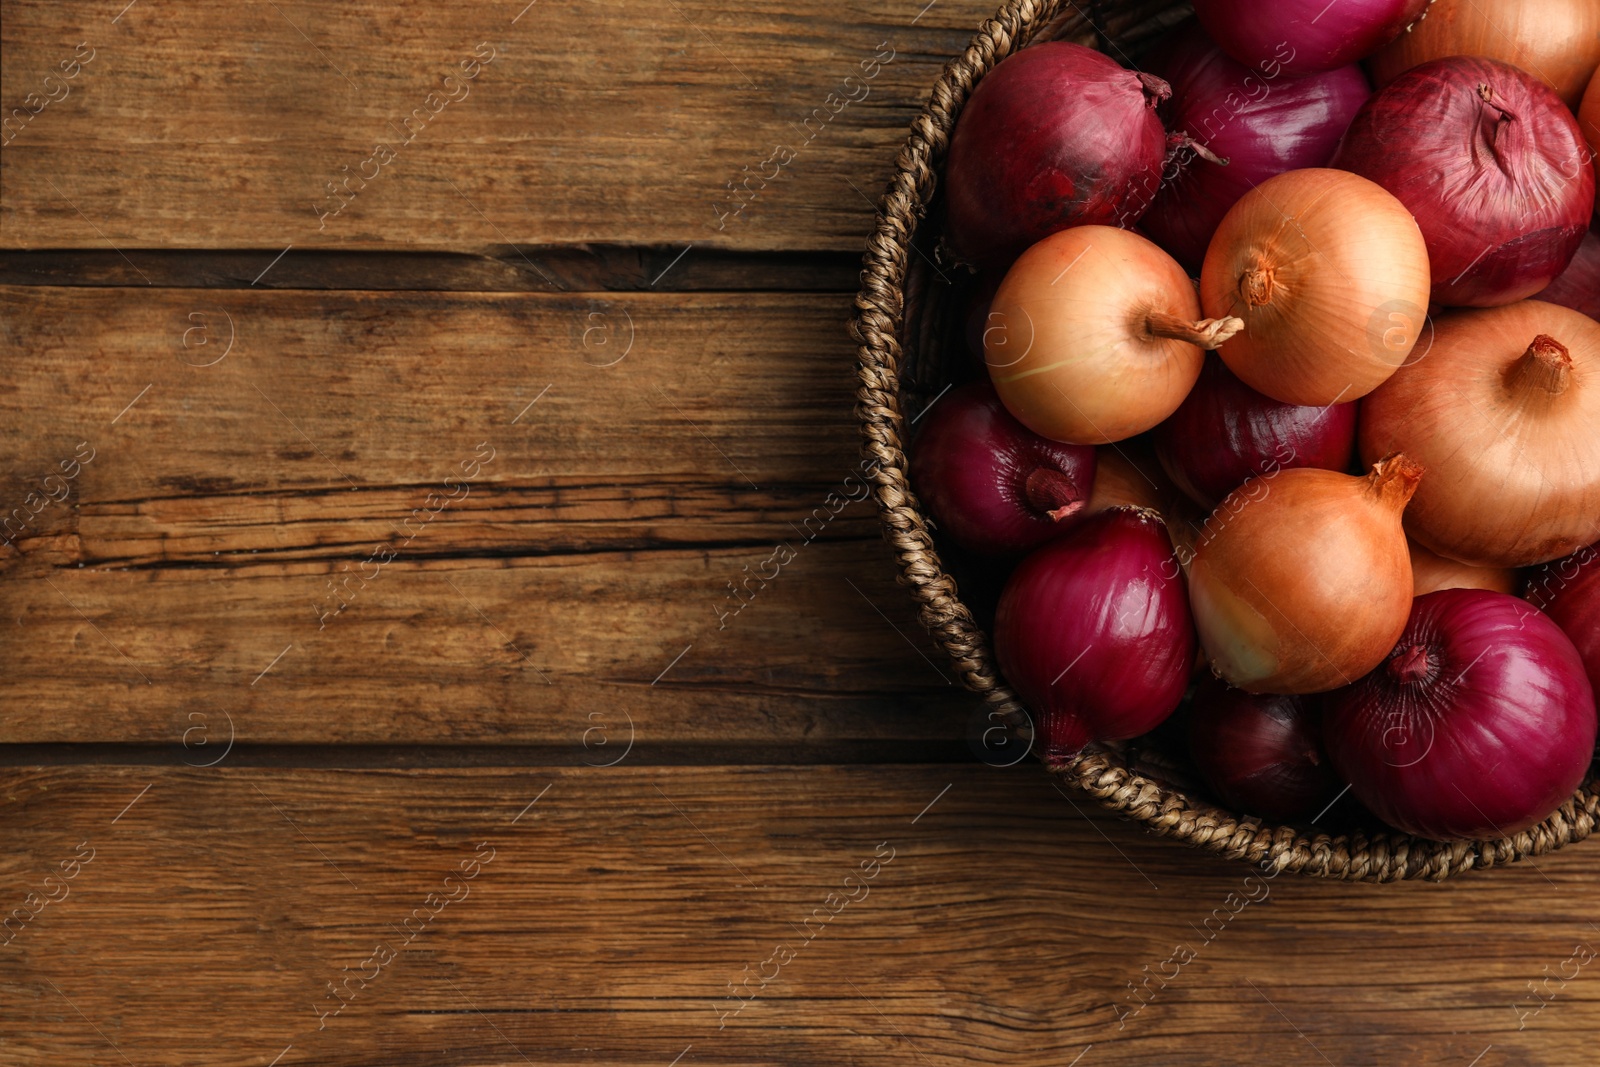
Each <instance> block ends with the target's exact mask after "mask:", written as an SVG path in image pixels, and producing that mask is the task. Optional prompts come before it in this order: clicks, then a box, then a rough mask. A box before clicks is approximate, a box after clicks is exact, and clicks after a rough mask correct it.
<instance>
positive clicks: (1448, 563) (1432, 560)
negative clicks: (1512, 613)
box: [1409, 541, 1522, 597]
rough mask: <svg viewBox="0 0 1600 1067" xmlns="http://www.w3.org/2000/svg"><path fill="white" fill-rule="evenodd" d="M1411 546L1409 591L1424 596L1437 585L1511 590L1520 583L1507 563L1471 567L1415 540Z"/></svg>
mask: <svg viewBox="0 0 1600 1067" xmlns="http://www.w3.org/2000/svg"><path fill="white" fill-rule="evenodd" d="M1409 546H1410V549H1411V595H1412V596H1414V597H1417V596H1427V595H1428V594H1429V593H1437V592H1438V591H1439V590H1441V589H1487V590H1489V591H1490V592H1493V593H1508V594H1515V593H1516V592H1517V587H1518V586H1520V585H1521V584H1522V582H1521V579H1519V578H1518V577H1517V572H1516V571H1514V570H1511V569H1510V568H1507V567H1474V566H1473V565H1472V564H1470V563H1462V562H1460V561H1458V560H1453V559H1450V558H1449V557H1447V556H1441V555H1439V554H1438V553H1437V552H1434V551H1433V550H1432V549H1429V548H1424V547H1423V546H1422V545H1419V544H1417V543H1416V542H1415V541H1411V542H1409Z"/></svg>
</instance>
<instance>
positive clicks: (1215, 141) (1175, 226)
mask: <svg viewBox="0 0 1600 1067" xmlns="http://www.w3.org/2000/svg"><path fill="white" fill-rule="evenodd" d="M1174 33H1175V34H1176V35H1177V36H1178V39H1177V40H1176V42H1175V43H1174V44H1173V45H1172V46H1171V48H1170V49H1169V50H1168V51H1167V53H1166V55H1165V56H1164V57H1163V58H1162V59H1161V61H1160V62H1159V65H1157V66H1156V67H1154V68H1153V69H1154V70H1155V72H1156V73H1157V74H1159V75H1161V76H1162V77H1163V78H1165V79H1166V80H1167V81H1168V83H1170V84H1171V86H1172V100H1171V101H1170V103H1169V105H1168V120H1167V122H1168V126H1169V127H1170V128H1171V129H1172V130H1174V131H1178V132H1180V133H1182V134H1185V135H1186V136H1188V137H1189V138H1191V139H1192V140H1194V141H1197V142H1199V143H1200V144H1202V145H1203V146H1204V147H1205V149H1206V150H1207V151H1209V152H1210V153H1211V154H1212V155H1214V156H1217V157H1220V158H1221V159H1223V160H1226V165H1223V164H1222V163H1217V162H1213V161H1211V160H1208V159H1205V158H1203V157H1202V156H1201V155H1199V154H1197V153H1196V152H1195V151H1194V150H1193V149H1190V148H1182V147H1180V148H1178V149H1177V150H1176V151H1175V153H1174V154H1173V155H1172V157H1171V158H1170V159H1169V160H1168V162H1167V166H1166V169H1165V172H1164V176H1163V181H1162V185H1161V189H1160V191H1159V192H1158V193H1157V194H1156V197H1155V200H1154V202H1153V203H1152V204H1151V205H1150V210H1149V211H1147V212H1145V215H1144V218H1143V219H1141V220H1140V222H1139V225H1140V228H1141V229H1143V230H1144V231H1145V232H1146V233H1148V234H1149V235H1150V237H1151V238H1152V239H1153V240H1154V241H1155V242H1156V244H1158V245H1160V246H1161V247H1162V248H1164V249H1166V250H1167V251H1168V252H1170V253H1171V254H1172V256H1173V258H1175V259H1176V260H1177V261H1178V262H1179V263H1181V264H1183V267H1184V269H1185V270H1188V271H1190V272H1191V273H1194V274H1198V273H1199V272H1200V265H1201V264H1202V263H1203V262H1204V261H1205V257H1206V246H1207V245H1209V244H1210V243H1211V235H1212V234H1214V233H1216V231H1217V225H1218V224H1219V223H1220V222H1221V221H1222V219H1223V216H1224V215H1226V214H1227V213H1228V209H1229V208H1231V207H1232V206H1233V205H1234V204H1236V203H1238V201H1239V198H1240V197H1241V196H1243V195H1244V194H1245V193H1248V192H1249V191H1250V190H1251V189H1253V188H1255V187H1256V186H1257V185H1260V184H1261V183H1262V182H1264V181H1266V180H1267V179H1268V178H1271V177H1274V176H1275V175H1278V174H1282V173H1284V172H1285V171H1290V170H1298V169H1300V168H1302V167H1324V166H1327V164H1328V161H1329V160H1330V159H1332V158H1333V153H1334V150H1335V149H1337V148H1338V147H1339V138H1340V137H1341V136H1343V134H1344V131H1345V129H1346V128H1347V127H1348V126H1349V125H1350V120H1351V119H1353V118H1355V115H1356V112H1357V111H1358V110H1359V109H1360V107H1361V105H1362V103H1363V102H1364V101H1365V100H1366V99H1367V97H1368V96H1370V95H1372V89H1371V87H1370V86H1369V85H1368V84H1367V76H1366V75H1365V74H1363V73H1362V71H1361V68H1360V67H1357V66H1354V65H1350V66H1344V67H1338V68H1335V69H1333V70H1330V71H1327V72H1325V73H1321V74H1311V75H1307V76H1306V77H1301V78H1295V77H1287V76H1282V75H1281V73H1280V75H1279V76H1277V77H1272V76H1269V75H1267V74H1262V73H1257V72H1255V71H1253V70H1251V69H1250V68H1249V67H1246V66H1244V65H1242V64H1240V63H1238V62H1235V61H1234V60H1233V59H1232V58H1230V57H1229V56H1228V55H1227V54H1226V53H1225V52H1223V51H1222V49H1221V48H1219V47H1218V46H1217V45H1216V44H1215V43H1213V42H1212V41H1211V40H1210V39H1208V38H1207V37H1206V36H1205V35H1204V34H1203V33H1200V32H1198V31H1197V30H1196V29H1195V28H1194V27H1192V26H1191V27H1190V30H1189V32H1187V33H1184V32H1183V27H1179V29H1178V30H1176V31H1174Z"/></svg>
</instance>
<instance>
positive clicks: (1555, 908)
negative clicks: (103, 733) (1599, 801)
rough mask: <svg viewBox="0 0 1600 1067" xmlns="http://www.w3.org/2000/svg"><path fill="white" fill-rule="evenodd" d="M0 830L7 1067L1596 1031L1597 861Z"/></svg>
mask: <svg viewBox="0 0 1600 1067" xmlns="http://www.w3.org/2000/svg"><path fill="white" fill-rule="evenodd" d="M0 801H3V805H4V806H3V808H0V815H3V818H4V821H5V825H6V826H7V827H8V848H7V849H6V850H5V852H4V853H3V854H0V894H3V897H0V900H3V901H4V903H5V905H6V907H7V908H8V909H9V908H14V907H23V908H24V911H23V912H20V913H13V914H14V915H16V916H17V917H16V918H14V919H13V922H12V926H11V930H10V932H9V933H8V934H7V935H5V936H7V937H8V938H9V943H8V944H5V945H3V946H0V1034H3V1035H4V1036H3V1037H0V1041H3V1042H4V1045H3V1048H4V1058H5V1060H6V1062H8V1063H16V1064H46V1063H49V1064H55V1063H72V1062H93V1063H112V1062H118V1063H120V1062H124V1058H125V1060H126V1062H130V1063H135V1064H144V1063H155V1062H161V1063H188V1064H266V1063H271V1062H274V1057H280V1058H279V1059H277V1060H276V1062H277V1063H278V1064H279V1067H292V1065H295V1064H311V1063H317V1064H372V1063H378V1062H381V1063H385V1064H422V1063H428V1064H474V1065H486V1064H505V1065H510V1064H522V1063H533V1064H541V1065H543V1064H597V1063H605V1064H655V1065H661V1067H665V1065H667V1064H669V1063H671V1062H673V1061H674V1059H675V1058H676V1059H677V1061H678V1062H679V1063H697V1062H698V1063H730V1064H731V1063H741V1064H746V1063H747V1064H783V1065H794V1064H810V1063H818V1064H823V1063H826V1064H857V1063H860V1064H866V1063H872V1064H879V1063H885V1062H889V1063H907V1064H911V1063H917V1064H928V1065H937V1064H968V1063H1008V1064H1021V1065H1027V1064H1040V1065H1046V1064H1048V1065H1051V1067H1059V1065H1061V1064H1067V1063H1072V1062H1074V1060H1075V1059H1076V1062H1077V1063H1079V1064H1080V1065H1081V1067H1092V1065H1097V1064H1101V1065H1115V1064H1141V1065H1143V1064H1149V1063H1161V1064H1171V1065H1178V1067H1184V1065H1200V1064H1215V1063H1246V1062H1248V1063H1282V1062H1296V1063H1320V1062H1324V1061H1325V1062H1329V1063H1338V1064H1351V1065H1358V1064H1391V1063H1440V1064H1460V1065H1465V1064H1469V1063H1473V1062H1474V1060H1475V1058H1476V1059H1477V1062H1478V1063H1480V1064H1491V1063H1517V1064H1527V1065H1534V1067H1539V1065H1563V1067H1564V1065H1567V1064H1574V1063H1583V1062H1588V1061H1589V1059H1590V1058H1591V1053H1592V1041H1593V1034H1594V1033H1595V1032H1596V1030H1597V1029H1600V992H1597V989H1600V987H1597V986H1596V984H1595V981H1594V975H1593V968H1594V967H1595V966H1596V964H1595V963H1594V962H1593V954H1594V951H1595V948H1596V946H1597V942H1600V934H1597V932H1596V930H1595V927H1594V925H1593V923H1594V920H1593V916H1594V912H1595V906H1596V904H1597V903H1600V891H1597V890H1596V888H1595V885H1594V880H1593V878H1592V877H1590V874H1589V872H1590V870H1591V869H1592V866H1593V859H1594V857H1593V855H1592V854H1591V853H1592V850H1593V847H1594V846H1593V844H1592V843H1591V844H1589V845H1579V846H1575V847H1574V848H1572V849H1571V850H1569V851H1566V852H1563V853H1561V854H1558V855H1555V856H1551V857H1547V858H1544V859H1541V860H1539V861H1537V865H1532V864H1522V865H1519V866H1517V867H1514V868H1510V869H1503V870H1495V871H1489V872H1477V873H1475V874H1473V875H1470V876H1468V877H1465V878H1463V879H1461V880H1459V881H1454V882H1451V883H1448V884H1446V885H1443V886H1437V885H1398V886H1351V885H1343V884H1330V883H1326V882H1320V881H1315V880H1308V879H1300V878H1296V877H1294V876H1289V875H1284V876H1281V877H1279V878H1276V879H1257V878H1255V877H1254V876H1253V875H1252V872H1251V870H1250V869H1249V868H1248V867H1245V866H1243V865H1237V864H1230V863H1227V862H1225V861H1222V860H1219V859H1215V858H1212V857H1208V856H1205V855H1203V854H1200V853H1196V852H1193V851H1191V850H1188V849H1185V848H1183V847H1182V846H1179V845H1176V844H1173V843H1170V842H1164V841H1159V840H1156V839H1153V838H1149V837H1147V836H1146V835H1144V834H1142V833H1141V832H1139V831H1137V830H1135V829H1133V828H1131V827H1128V826H1126V825H1124V824H1120V823H1117V822H1114V821H1112V820H1110V819H1108V818H1105V817H1103V816H1101V815H1100V814H1098V813H1091V812H1089V811H1088V810H1087V809H1086V808H1085V807H1084V804H1083V802H1081V801H1078V802H1073V801H1069V800H1068V799H1065V798H1064V796H1063V795H1060V794H1058V793H1056V792H1055V791H1054V790H1053V789H1052V788H1051V787H1050V786H1049V784H1048V783H1047V782H1046V781H1045V780H1044V779H1043V777H1042V775H1041V772H1039V771H1038V770H1037V769H1036V768H1031V767H1028V768H1017V769H1013V770H1010V771H995V770H990V769H987V768H982V767H974V766H961V767H938V766H924V767H861V768H849V769H843V768H833V769H819V768H808V769H805V770H803V771H802V770H798V769H781V768H696V769H688V768H676V769H674V768H660V767H647V766H642V765H636V764H634V763H632V762H630V761H624V762H623V763H621V764H619V765H618V766H616V767H613V768H610V769H605V770H596V769H582V768H580V769H576V770H572V769H568V770H550V771H542V770H540V769H537V768H533V769H525V770H520V771H517V772H514V773H508V772H488V771H449V772H442V771H441V772H426V771H410V772H398V771H387V772H376V771H375V772H359V773H348V772H347V773H334V772H325V771H285V770H276V771H274V770H259V769H256V770H244V769H230V768H229V766H228V764H227V763H226V762H224V763H223V764H222V765H220V766H219V767H217V768H214V769H212V770H209V771H200V770H178V771H173V770H150V769H145V768H126V769H93V770H84V769H47V770H37V771H31V772H29V771H24V772H19V773H14V774H12V775H10V776H9V777H8V780H7V786H6V789H5V791H4V795H3V798H0ZM91 850H92V859H91V860H90V861H89V862H87V863H83V862H82V860H81V859H79V858H78V857H84V856H88V855H89V854H90V852H91ZM875 857H876V862H875ZM891 857H892V858H891ZM483 860H487V862H483ZM63 865H65V866H63ZM68 872H71V873H72V877H71V878H67V877H66V874H67V873H68ZM453 872H454V874H455V877H454V878H453V879H452V880H450V881H448V882H447V881H446V880H445V879H446V876H447V875H451V874H452V873H453ZM869 873H870V877H865V876H866V875H867V874H869ZM466 874H470V875H471V877H470V878H469V877H464V875H466ZM51 875H53V876H54V880H53V881H51V882H49V883H47V882H46V881H45V879H46V877H47V876H51ZM852 876H853V877H852ZM847 878H849V879H850V880H848V881H847ZM30 893H35V894H38V897H39V898H42V897H44V896H45V895H54V896H57V897H59V898H61V899H59V900H58V902H56V903H53V904H49V905H41V901H40V899H37V898H36V899H34V900H33V901H32V903H33V904H34V905H35V906H38V907H39V911H38V913H37V914H36V915H34V916H33V917H32V918H31V919H27V920H26V921H21V919H22V917H23V916H24V915H25V914H26V911H27V908H26V905H25V902H27V901H28V900H29V897H28V894H30ZM63 893H65V894H66V895H65V896H64V897H62V894H63ZM430 894H433V895H432V896H430ZM1230 894H1234V896H1233V897H1231V898H1230ZM850 897H853V898H855V899H854V900H848V898H850ZM446 898H454V899H453V900H452V901H450V902H448V903H446V902H445V901H446ZM1246 899H1248V901H1249V902H1248V903H1236V901H1243V900H1246ZM419 909H420V910H419ZM824 916H826V917H827V918H826V919H824V918H823V917H824ZM424 919H426V920H427V921H424ZM408 938H409V940H408ZM380 946H381V947H380ZM1180 947H1181V948H1186V949H1188V950H1189V951H1190V952H1191V953H1192V954H1193V955H1192V958H1185V957H1181V956H1178V955H1177V953H1178V951H1179V949H1180ZM1174 959H1183V960H1184V962H1182V963H1171V962H1169V961H1172V960H1174ZM1147 968H1148V970H1147ZM1157 971H1160V972H1162V973H1165V974H1167V975H1170V976H1171V977H1170V978H1169V979H1168V980H1167V981H1166V983H1165V987H1164V988H1158V987H1157V986H1156V985H1155V984H1154V983H1153V982H1152V983H1150V984H1148V985H1146V984H1145V976H1146V975H1147V974H1151V973H1155V972H1157ZM761 974H764V975H765V978H766V980H765V981H764V982H763V981H762V979H761V978H760V977H758V975H761ZM1561 975H1565V976H1566V977H1565V978H1563V977H1561ZM175 976H182V980H174V979H175ZM363 976H364V977H363ZM330 983H339V984H340V989H339V990H338V991H336V992H335V991H330V989H329V985H330ZM1130 983H1132V985H1130ZM1530 983H1533V984H1534V991H1530V989H1529V985H1530ZM1140 989H1144V990H1146V992H1145V993H1144V994H1143V996H1142V997H1141V996H1140V995H1139V993H1138V992H1137V991H1138V990H1140ZM1135 1009H1137V1010H1135ZM336 1010H337V1012H338V1013H337V1014H334V1012H335V1011H336ZM222 1033H226V1035H227V1038H226V1040H218V1035H219V1034H222ZM119 1053H120V1058H119Z"/></svg>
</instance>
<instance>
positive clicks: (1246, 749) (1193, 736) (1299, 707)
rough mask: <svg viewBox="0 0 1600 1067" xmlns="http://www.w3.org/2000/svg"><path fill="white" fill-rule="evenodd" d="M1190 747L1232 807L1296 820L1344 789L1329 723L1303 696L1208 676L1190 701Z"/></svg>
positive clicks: (1216, 790)
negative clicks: (1330, 748)
mask: <svg viewBox="0 0 1600 1067" xmlns="http://www.w3.org/2000/svg"><path fill="white" fill-rule="evenodd" d="M1188 736H1189V754H1190V755H1191V756H1192V757H1194V762H1195V765H1196V766H1197V767H1199V768H1200V774H1201V776H1202V777H1203V778H1204V779H1205V780H1206V784H1207V785H1209V786H1210V787H1211V790H1212V792H1214V793H1216V795H1217V798H1218V799H1219V800H1221V801H1222V803H1223V804H1225V805H1226V806H1227V807H1229V808H1231V809H1233V810H1234V811H1237V812H1240V813H1241V814H1245V815H1258V816H1262V817H1264V818H1267V819H1271V820H1273V821H1275V822H1290V821H1292V820H1295V819H1300V818H1303V817H1305V816H1308V815H1314V814H1316V813H1317V812H1318V811H1319V810H1320V809H1321V808H1322V807H1323V806H1325V805H1326V804H1327V803H1328V802H1329V801H1330V800H1332V799H1333V795H1334V792H1335V790H1337V789H1338V787H1339V786H1338V779H1337V778H1335V776H1334V773H1333V767H1332V765H1331V764H1330V763H1329V762H1328V757H1327V754H1326V753H1325V752H1323V750H1322V726H1321V722H1320V721H1319V720H1318V718H1317V716H1316V714H1315V713H1314V712H1313V711H1312V710H1311V709H1310V708H1309V707H1308V706H1307V704H1306V701H1305V699H1304V698H1302V697H1297V696H1280V695H1276V694H1260V695H1258V694H1254V693H1246V692H1245V691H1244V690H1242V689H1234V688H1233V687H1231V686H1229V685H1227V684H1226V683H1225V682H1222V681H1220V680H1218V679H1216V678H1209V677H1208V678H1205V679H1203V680H1202V681H1201V682H1200V685H1199V687H1198V688H1197V689H1196V690H1195V694H1194V699H1193V701H1192V702H1191V703H1190V707H1189V722H1188Z"/></svg>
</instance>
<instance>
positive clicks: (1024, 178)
mask: <svg viewBox="0 0 1600 1067" xmlns="http://www.w3.org/2000/svg"><path fill="white" fill-rule="evenodd" d="M1169 94H1170V90H1169V89H1168V87H1167V83H1166V82H1164V81H1162V80H1161V79H1160V78H1157V77H1155V76H1154V75H1151V74H1137V73H1134V72H1133V71H1130V70H1124V69H1122V68H1121V67H1119V66H1117V64H1116V63H1115V62H1114V61H1113V60H1111V59H1109V58H1108V57H1106V56H1105V55H1103V54H1102V53H1100V52H1096V51H1095V50H1094V49H1092V48H1085V47H1083V46H1082V45H1077V44H1072V43H1070V42H1066V41H1051V42H1047V43H1045V44H1038V45H1034V46H1033V47H1031V48H1024V49H1023V50H1022V51H1020V52H1017V53H1016V54H1015V55H1012V56H1010V57H1009V58H1007V59H1006V60H1005V61H1003V62H1002V63H1000V64H999V65H998V66H997V67H995V69H994V70H992V71H990V72H989V74H988V75H987V76H985V77H984V79H983V80H982V81H980V82H979V83H978V86H977V88H976V89H974V90H973V91H972V95H971V96H970V97H969V98H968V99H967V104H966V107H965V108H963V109H962V111H961V118H960V120H959V121H958V122H957V123H956V129H955V133H954V134H953V135H952V136H951V138H950V156H949V161H948V164H947V166H946V168H945V183H946V196H947V202H948V205H947V210H948V222H949V233H948V236H949V240H950V246H951V248H952V250H953V251H954V252H955V253H956V254H957V255H958V256H960V257H961V258H962V259H965V260H969V261H971V262H973V263H978V264H982V265H992V266H1004V265H1005V264H1007V263H1008V262H1010V261H1011V260H1012V259H1014V258H1016V257H1017V256H1018V255H1020V254H1021V253H1022V251H1023V250H1024V249H1025V248H1027V247H1028V246H1029V245H1031V244H1034V243H1035V242H1037V241H1039V240H1040V239H1042V238H1044V237H1048V236H1049V235H1050V234H1052V233H1055V232H1056V231H1057V230H1064V229H1066V228H1067V227H1069V226H1081V225H1083V224H1085V223H1104V224H1108V225H1121V226H1131V225H1133V223H1134V222H1136V221H1138V218H1139V216H1140V215H1141V214H1143V213H1144V210H1145V208H1147V207H1149V205H1150V197H1151V196H1152V195H1154V193H1155V190H1156V185H1157V183H1158V182H1159V181H1160V178H1161V164H1162V160H1163V159H1164V158H1165V156H1166V144H1167V137H1166V131H1165V130H1164V129H1163V128H1162V125H1161V119H1160V117H1159V116H1158V115H1157V114H1156V110H1155V109H1156V105H1157V104H1158V103H1160V102H1161V101H1162V100H1165V99H1166V98H1167V96H1168V95H1169Z"/></svg>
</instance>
